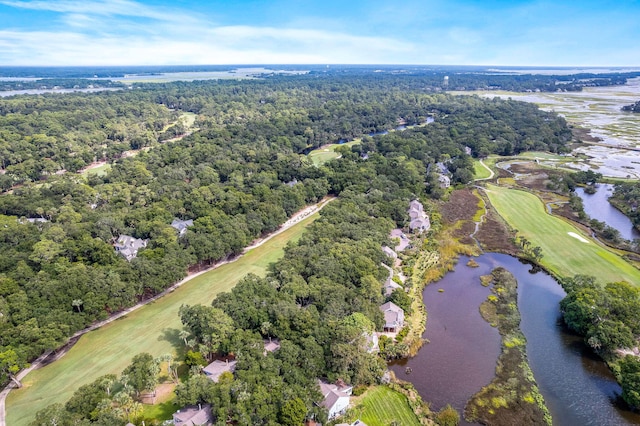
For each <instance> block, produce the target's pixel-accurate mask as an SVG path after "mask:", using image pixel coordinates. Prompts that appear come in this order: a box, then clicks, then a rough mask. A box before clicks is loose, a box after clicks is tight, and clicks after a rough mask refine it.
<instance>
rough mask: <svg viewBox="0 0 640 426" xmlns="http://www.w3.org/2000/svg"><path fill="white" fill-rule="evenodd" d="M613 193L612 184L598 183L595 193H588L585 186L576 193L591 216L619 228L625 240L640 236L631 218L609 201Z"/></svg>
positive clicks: (577, 189)
mask: <svg viewBox="0 0 640 426" xmlns="http://www.w3.org/2000/svg"><path fill="white" fill-rule="evenodd" d="M612 194H613V185H611V184H605V183H601V184H598V191H596V193H595V194H587V193H585V192H584V188H576V195H578V196H579V197H580V198H581V199H582V203H583V204H584V211H585V213H586V214H588V215H589V217H590V218H592V219H598V220H599V221H600V222H605V223H606V224H607V225H609V226H611V227H612V228H615V229H617V230H618V231H620V236H621V237H622V238H624V239H625V240H634V239H636V238H640V232H638V230H637V229H635V228H634V227H633V223H631V220H629V218H628V217H627V216H625V215H624V214H623V213H622V212H621V211H620V210H618V209H616V208H615V207H613V206H612V205H611V204H610V203H609V197H610V196H611V195H612Z"/></svg>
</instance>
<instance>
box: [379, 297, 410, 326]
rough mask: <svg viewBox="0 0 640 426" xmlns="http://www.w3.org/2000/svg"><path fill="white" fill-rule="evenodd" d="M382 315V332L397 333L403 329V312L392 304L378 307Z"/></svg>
mask: <svg viewBox="0 0 640 426" xmlns="http://www.w3.org/2000/svg"><path fill="white" fill-rule="evenodd" d="M380 310H381V311H382V313H383V314H384V331H386V332H391V333H397V332H398V331H400V329H401V328H402V327H404V311H403V310H402V308H401V307H400V306H398V305H396V304H395V303H393V302H387V303H385V304H384V305H382V306H380Z"/></svg>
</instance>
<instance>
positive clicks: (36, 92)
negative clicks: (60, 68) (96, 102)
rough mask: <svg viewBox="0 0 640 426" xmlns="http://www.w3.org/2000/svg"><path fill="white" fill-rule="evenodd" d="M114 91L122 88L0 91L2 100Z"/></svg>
mask: <svg viewBox="0 0 640 426" xmlns="http://www.w3.org/2000/svg"><path fill="white" fill-rule="evenodd" d="M114 90H122V88H117V87H102V88H93V89H89V88H87V89H25V90H6V91H0V98H6V97H7V96H16V95H41V94H43V93H76V92H84V93H96V92H105V91H114Z"/></svg>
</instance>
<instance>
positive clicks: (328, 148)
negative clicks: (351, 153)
mask: <svg viewBox="0 0 640 426" xmlns="http://www.w3.org/2000/svg"><path fill="white" fill-rule="evenodd" d="M361 141H362V139H361V138H358V139H354V140H352V141H351V142H346V143H333V144H331V145H325V146H323V147H322V148H318V149H314V150H313V151H311V152H310V153H309V154H308V157H309V158H310V159H311V161H313V164H314V165H315V166H321V165H323V164H324V163H326V162H327V161H329V160H333V159H335V158H338V156H339V155H340V154H338V153H337V152H336V151H335V150H336V148H338V147H340V146H348V147H351V146H353V145H356V144H359V143H360V142H361Z"/></svg>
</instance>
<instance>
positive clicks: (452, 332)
mask: <svg viewBox="0 0 640 426" xmlns="http://www.w3.org/2000/svg"><path fill="white" fill-rule="evenodd" d="M468 260H469V258H468V257H461V258H460V261H459V262H458V265H457V266H456V268H455V271H453V272H451V273H449V274H447V275H446V276H445V277H444V278H443V279H442V280H441V281H439V282H437V283H434V284H430V285H429V286H427V287H426V288H425V291H424V301H425V305H426V307H427V312H428V316H429V317H428V321H427V329H426V331H425V334H424V338H426V339H429V340H430V342H431V343H428V344H425V345H424V346H423V347H422V349H420V351H419V353H418V354H417V355H416V356H415V357H414V358H412V359H410V360H403V361H402V362H396V363H392V364H391V365H390V368H391V369H392V370H393V371H394V372H395V373H396V375H397V376H398V377H399V378H401V379H404V380H408V381H411V382H412V383H413V384H414V385H415V387H416V389H417V390H418V392H419V393H420V395H421V396H422V397H423V398H424V400H425V401H429V402H431V403H432V408H433V409H434V410H438V409H440V408H442V407H443V406H444V405H445V404H447V403H451V405H452V406H454V407H455V408H456V409H458V410H459V411H461V412H462V411H463V409H464V405H465V403H466V401H467V400H468V399H469V397H471V395H473V394H474V393H475V392H477V391H478V390H480V388H481V387H482V386H484V385H486V384H488V383H489V382H490V381H491V379H492V378H493V374H494V369H495V363H496V359H497V357H498V354H499V350H500V340H499V336H498V332H497V330H495V329H493V328H491V327H490V326H489V325H488V324H487V323H486V322H485V321H484V320H483V319H482V318H481V317H480V315H479V313H478V307H479V305H480V303H481V302H482V301H483V300H484V298H486V296H487V295H488V294H489V289H488V288H484V287H482V286H481V285H480V276H482V275H486V274H488V273H490V272H491V270H492V269H494V268H496V267H499V266H502V267H504V268H506V269H508V270H509V271H510V272H511V273H512V274H513V275H514V276H515V277H516V279H517V280H518V306H519V308H520V312H521V315H522V322H521V328H522V331H523V333H524V334H525V336H526V337H527V340H528V342H527V354H528V357H529V363H530V365H531V369H532V370H533V373H534V376H535V378H536V380H537V382H538V386H539V388H540V391H541V393H542V395H543V396H544V398H545V401H546V403H547V406H548V407H549V410H550V411H551V415H552V416H553V419H554V424H556V425H563V426H564V425H623V424H640V415H638V414H637V413H633V412H630V411H628V410H625V409H624V408H623V407H622V406H621V404H619V402H620V401H619V394H620V392H621V389H620V386H619V385H618V384H617V383H616V380H615V378H614V377H613V375H612V374H611V372H610V371H609V369H608V368H607V366H606V364H605V363H604V362H602V361H601V360H600V359H598V358H597V357H595V356H594V355H593V354H592V353H591V351H590V350H589V348H587V347H586V345H584V344H583V342H582V339H581V338H580V337H578V336H576V335H574V334H572V333H571V332H570V331H568V330H567V329H566V328H565V327H564V326H563V324H562V322H561V318H560V311H559V302H560V300H562V298H563V297H564V291H563V290H562V288H561V287H560V286H559V285H558V283H557V282H556V281H555V280H554V279H553V278H552V277H551V276H549V275H547V274H546V273H544V272H537V273H531V272H530V269H531V267H530V266H529V265H526V264H523V263H521V262H520V261H519V260H518V259H516V258H514V257H511V256H508V255H504V254H497V253H487V254H484V255H482V256H480V257H478V258H475V260H476V262H477V263H478V264H479V267H477V268H472V267H469V266H467V265H466V263H467V262H468ZM440 288H442V289H443V290H444V292H442V293H440V292H438V290H439V289H440ZM406 367H410V368H411V373H410V374H406V373H405V369H406Z"/></svg>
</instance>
